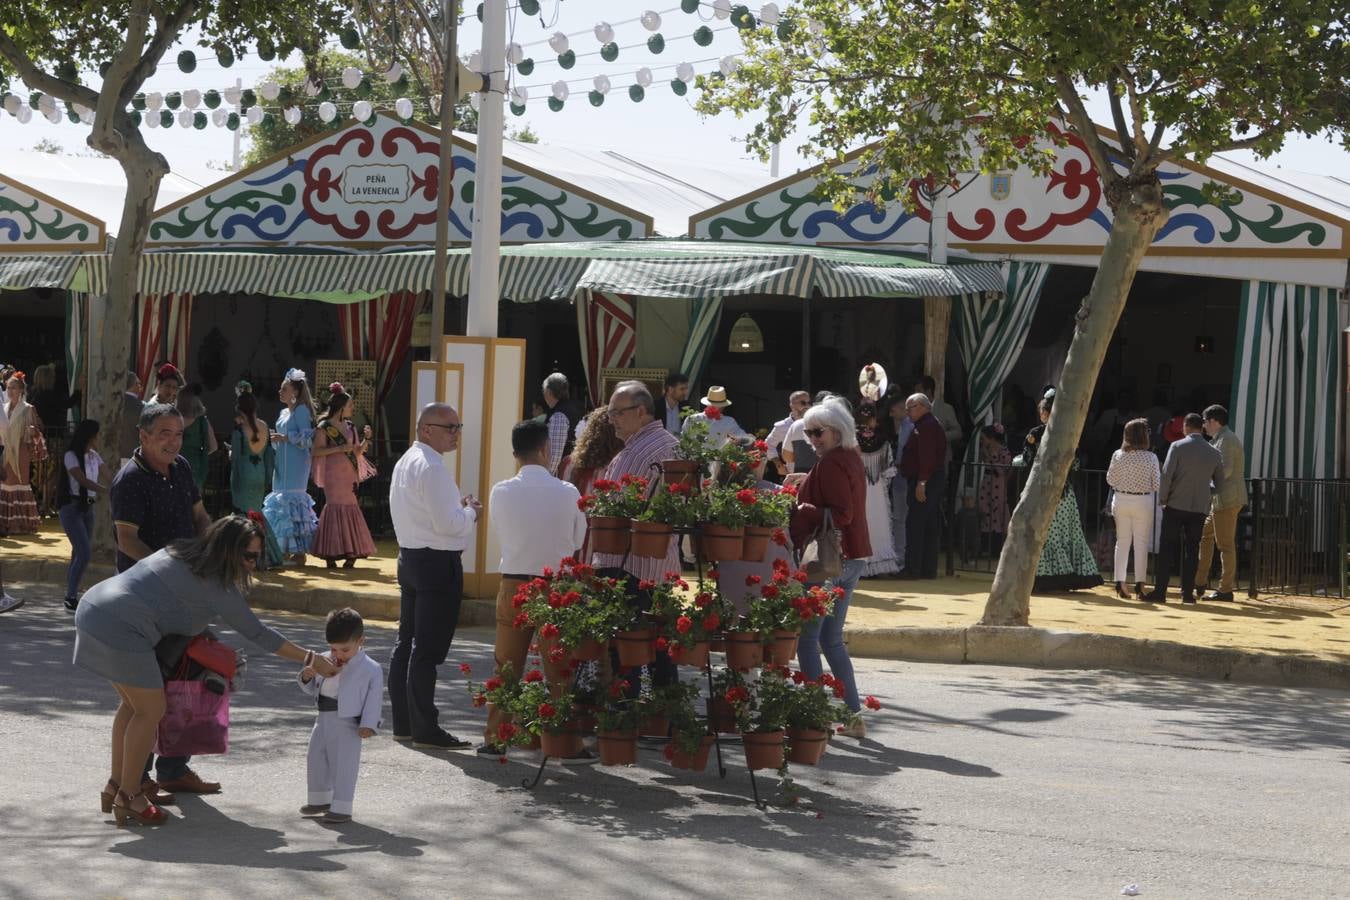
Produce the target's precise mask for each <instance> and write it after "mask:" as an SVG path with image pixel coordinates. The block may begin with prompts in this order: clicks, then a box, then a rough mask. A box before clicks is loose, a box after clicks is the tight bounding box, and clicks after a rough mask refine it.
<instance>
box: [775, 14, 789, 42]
mask: <svg viewBox="0 0 1350 900" xmlns="http://www.w3.org/2000/svg"><path fill="white" fill-rule="evenodd" d="M792 29H793V21H792V20H791V19H779V20H778V28H776V29H775V30H776V31H777V32H778V39H779V40H780V41H786V40H789V39H790V38H791V37H792Z"/></svg>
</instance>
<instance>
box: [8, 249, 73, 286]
mask: <svg viewBox="0 0 1350 900" xmlns="http://www.w3.org/2000/svg"><path fill="white" fill-rule="evenodd" d="M85 259H87V257H83V256H80V255H79V254H72V253H66V254H57V253H45V254H43V253H35V254H13V255H11V254H3V253H0V288H11V289H14V290H21V289H24V288H64V287H68V286H69V285H70V282H71V279H72V278H74V277H75V273H76V271H77V270H78V269H79V268H80V263H81V262H82V261H83V260H85Z"/></svg>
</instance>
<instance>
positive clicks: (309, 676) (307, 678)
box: [300, 666, 318, 684]
mask: <svg viewBox="0 0 1350 900" xmlns="http://www.w3.org/2000/svg"><path fill="white" fill-rule="evenodd" d="M317 674H318V673H317V672H315V671H314V667H313V666H305V667H304V668H303V669H301V670H300V680H301V681H303V682H304V683H305V684H309V683H310V682H311V681H313V680H314V676H315V675H317Z"/></svg>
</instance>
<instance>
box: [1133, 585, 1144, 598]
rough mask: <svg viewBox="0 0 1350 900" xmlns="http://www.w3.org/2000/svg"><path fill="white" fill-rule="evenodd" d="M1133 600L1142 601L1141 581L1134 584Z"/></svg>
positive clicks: (1142, 588)
mask: <svg viewBox="0 0 1350 900" xmlns="http://www.w3.org/2000/svg"><path fill="white" fill-rule="evenodd" d="M1134 598H1135V599H1136V600H1143V599H1144V583H1143V582H1142V581H1136V582H1135V583H1134Z"/></svg>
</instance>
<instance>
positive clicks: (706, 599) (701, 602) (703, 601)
mask: <svg viewBox="0 0 1350 900" xmlns="http://www.w3.org/2000/svg"><path fill="white" fill-rule="evenodd" d="M711 602H712V594H710V593H708V592H707V591H704V592H703V593H701V594H699V595H698V596H697V597H695V598H694V605H695V606H697V607H698V608H699V609H703V608H704V607H705V606H707V605H708V604H709V603H711Z"/></svg>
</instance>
